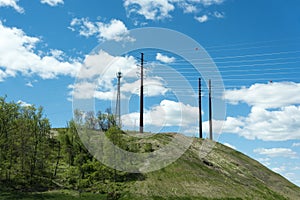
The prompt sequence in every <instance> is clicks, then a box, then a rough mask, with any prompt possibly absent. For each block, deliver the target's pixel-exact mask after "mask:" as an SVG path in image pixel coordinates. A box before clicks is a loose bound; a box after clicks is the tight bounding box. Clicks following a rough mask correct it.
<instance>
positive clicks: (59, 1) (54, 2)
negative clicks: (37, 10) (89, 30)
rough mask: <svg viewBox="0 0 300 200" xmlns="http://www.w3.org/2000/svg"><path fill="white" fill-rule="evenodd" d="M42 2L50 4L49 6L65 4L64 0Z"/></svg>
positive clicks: (42, 1) (44, 0) (42, 0)
mask: <svg viewBox="0 0 300 200" xmlns="http://www.w3.org/2000/svg"><path fill="white" fill-rule="evenodd" d="M41 3H43V4H48V5H49V6H57V5H58V4H64V0H41Z"/></svg>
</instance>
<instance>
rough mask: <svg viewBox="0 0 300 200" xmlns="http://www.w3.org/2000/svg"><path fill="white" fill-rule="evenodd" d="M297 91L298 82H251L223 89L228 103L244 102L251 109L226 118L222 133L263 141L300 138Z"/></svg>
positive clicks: (299, 102)
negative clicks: (247, 86) (234, 87)
mask: <svg viewBox="0 0 300 200" xmlns="http://www.w3.org/2000/svg"><path fill="white" fill-rule="evenodd" d="M298 94H300V84H299V83H294V82H275V83H268V84H254V85H252V86H250V87H249V88H245V87H244V88H241V89H235V90H227V91H225V95H224V98H225V99H226V100H227V101H228V102H229V103H230V104H233V105H237V104H239V103H246V104H248V105H249V106H250V107H251V111H250V113H249V114H248V116H245V117H235V118H232V117H231V118H229V117H228V118H227V119H226V120H225V121H224V124H225V128H223V132H226V133H236V134H239V135H241V136H243V137H245V138H247V139H261V140H264V141H286V140H293V139H296V140H297V139H300V106H299V104H300V96H299V95H298ZM232 122H234V123H232Z"/></svg>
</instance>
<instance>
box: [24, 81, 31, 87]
mask: <svg viewBox="0 0 300 200" xmlns="http://www.w3.org/2000/svg"><path fill="white" fill-rule="evenodd" d="M25 85H26V86H27V87H33V84H32V82H31V81H29V82H28V83H26V84H25Z"/></svg>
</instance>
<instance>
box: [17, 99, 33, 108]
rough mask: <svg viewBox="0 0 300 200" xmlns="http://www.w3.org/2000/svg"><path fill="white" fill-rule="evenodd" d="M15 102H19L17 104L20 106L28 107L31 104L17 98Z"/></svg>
mask: <svg viewBox="0 0 300 200" xmlns="http://www.w3.org/2000/svg"><path fill="white" fill-rule="evenodd" d="M17 104H19V105H20V106H22V107H29V106H32V104H30V103H26V102H25V101H22V100H19V101H18V102H17Z"/></svg>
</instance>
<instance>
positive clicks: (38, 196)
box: [0, 190, 107, 200]
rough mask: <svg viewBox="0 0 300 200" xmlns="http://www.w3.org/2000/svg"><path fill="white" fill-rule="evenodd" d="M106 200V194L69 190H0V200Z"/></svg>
mask: <svg viewBox="0 0 300 200" xmlns="http://www.w3.org/2000/svg"><path fill="white" fill-rule="evenodd" d="M83 199H84V200H102V199H103V200H106V199H107V197H106V195H103V194H93V193H82V194H79V193H78V192H77V191H71V190H58V191H48V192H39V193H37V192H35V193H22V192H13V193H10V192H1V193H0V200H83Z"/></svg>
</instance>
